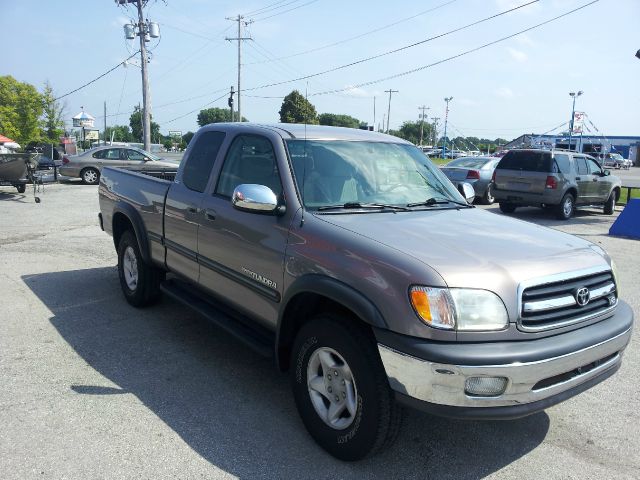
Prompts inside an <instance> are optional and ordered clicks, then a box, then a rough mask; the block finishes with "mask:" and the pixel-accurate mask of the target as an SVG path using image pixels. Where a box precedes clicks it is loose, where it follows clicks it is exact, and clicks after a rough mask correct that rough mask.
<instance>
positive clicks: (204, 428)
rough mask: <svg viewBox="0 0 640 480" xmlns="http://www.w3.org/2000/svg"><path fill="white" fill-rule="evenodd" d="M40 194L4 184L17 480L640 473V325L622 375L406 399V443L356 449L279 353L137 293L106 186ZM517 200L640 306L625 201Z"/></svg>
mask: <svg viewBox="0 0 640 480" xmlns="http://www.w3.org/2000/svg"><path fill="white" fill-rule="evenodd" d="M636 170H640V169H638V168H635V169H633V170H632V172H630V173H629V175H637V174H636V172H635V171H636ZM616 174H617V172H616ZM621 176H622V175H621ZM28 193H29V192H27V194H25V195H19V194H16V193H15V189H13V188H10V187H0V265H2V267H1V268H0V319H1V321H0V386H1V388H0V425H1V426H2V428H0V478H2V479H29V478H54V479H59V478H69V479H86V478H95V479H97V478H153V479H158V478H180V479H192V478H314V479H315V478H403V479H404V478H424V479H426V478H434V479H436V478H452V479H467V478H468V479H477V478H496V479H498V478H499V479H523V478H546V479H570V478H575V479H578V478H579V479H591V478H592V479H610V478H629V479H637V478H640V455H638V451H640V396H639V395H638V382H637V380H636V376H635V374H636V372H638V371H639V370H640V353H639V348H640V346H639V345H640V344H639V342H638V329H636V330H635V332H634V340H633V341H632V344H631V345H630V347H629V348H628V349H627V353H626V355H625V359H624V363H623V366H622V368H621V370H620V371H619V373H618V374H617V375H616V376H614V377H613V378H611V379H609V380H607V381H606V382H604V383H603V384H600V385H598V386H597V387H595V388H594V389H592V390H589V391H587V392H586V393H584V394H582V395H580V396H578V397H576V398H574V399H571V400H569V401H567V402H565V403H563V404H560V405H558V406H555V407H553V408H551V409H549V410H547V411H546V412H543V413H539V414H536V415H533V416H531V417H527V418H524V419H520V420H515V421H505V422H470V421H468V422H464V421H453V420H447V419H441V418H437V417H431V416H429V415H426V414H423V413H420V412H416V411H407V415H406V417H405V424H404V426H403V428H402V431H401V434H400V437H399V439H398V441H397V443H396V444H395V446H394V447H393V448H392V449H391V450H389V451H387V452H386V453H384V454H383V455H381V456H378V457H376V458H373V459H370V460H366V461H363V462H360V463H355V464H347V463H342V462H339V461H337V460H335V459H333V458H332V457H330V456H329V455H328V454H326V453H324V452H323V451H322V450H321V449H320V448H319V447H317V446H316V445H315V443H314V442H313V441H312V440H311V438H310V437H309V436H308V435H307V433H306V431H305V429H304V427H303V425H302V422H301V420H300V419H299V417H298V414H297V411H296V409H295V406H294V402H293V398H292V395H291V394H290V390H289V384H288V377H287V376H286V375H282V374H280V373H278V372H277V371H276V369H275V368H274V367H273V365H272V363H271V362H270V361H268V360H265V359H263V358H261V357H259V356H257V355H255V354H254V353H253V352H251V351H250V350H248V349H246V348H245V347H243V346H242V345H241V344H239V343H237V342H236V341H235V340H234V339H233V338H231V337H229V336H228V335H226V334H225V333H224V332H222V331H220V330H218V329H216V328H215V327H212V326H210V325H209V324H207V323H206V321H204V320H203V319H201V318H200V317H199V316H198V315H196V314H194V313H192V312H190V311H187V310H184V309H183V308H181V307H180V306H179V305H178V304H176V303H173V302H171V301H169V300H164V301H163V302H162V303H161V304H160V305H158V306H155V307H153V308H150V309H146V310H136V309H134V308H132V307H130V306H129V305H128V304H127V303H126V302H125V301H124V299H123V297H122V295H121V293H120V287H119V284H118V275H117V271H116V268H115V264H116V254H115V250H114V248H113V243H112V240H111V237H109V236H107V235H106V234H104V233H103V232H102V231H100V228H99V227H98V224H97V212H98V198H97V187H92V186H84V185H80V184H77V183H67V184H59V185H50V186H46V187H45V191H44V193H42V194H41V195H40V197H41V198H42V203H40V204H35V203H34V201H33V198H32V196H30V195H28ZM482 208H486V209H487V210H489V211H491V212H495V213H496V214H498V215H501V213H500V212H499V209H498V208H497V206H491V207H482ZM618 208H620V207H618ZM514 216H515V217H517V218H521V219H522V220H524V221H533V222H536V223H539V224H543V225H546V226H549V227H551V228H556V229H559V230H562V231H566V232H569V233H572V234H575V235H579V236H581V237H584V238H587V239H588V240H591V241H593V242H595V243H597V244H599V245H601V246H602V247H603V248H604V249H605V250H607V251H608V252H609V254H610V255H611V256H612V257H613V259H614V260H615V261H616V263H617V265H618V269H619V273H620V281H621V288H622V298H623V299H624V300H626V301H627V302H629V303H630V304H631V305H632V307H633V309H634V312H635V315H636V318H638V317H639V316H640V287H639V285H640V281H639V275H640V241H637V240H629V239H623V238H614V237H609V236H608V235H607V232H608V229H609V226H610V225H611V222H612V221H613V220H614V218H615V216H614V217H610V216H604V215H602V213H601V212H599V211H598V210H582V211H578V212H577V214H576V216H575V218H573V219H572V220H570V221H569V222H561V221H559V220H555V219H554V218H553V217H552V216H551V215H550V214H548V213H546V212H543V211H542V210H538V209H530V208H527V209H521V210H518V211H517V212H516V214H515V215H514ZM616 216H617V214H616Z"/></svg>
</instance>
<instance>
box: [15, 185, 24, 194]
mask: <svg viewBox="0 0 640 480" xmlns="http://www.w3.org/2000/svg"><path fill="white" fill-rule="evenodd" d="M15 187H16V190H18V193H24V192H25V191H26V190H27V186H26V185H25V184H21V185H15Z"/></svg>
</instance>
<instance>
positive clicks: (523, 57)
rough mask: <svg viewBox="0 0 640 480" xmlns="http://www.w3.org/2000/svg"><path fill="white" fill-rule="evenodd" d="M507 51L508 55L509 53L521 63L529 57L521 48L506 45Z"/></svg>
mask: <svg viewBox="0 0 640 480" xmlns="http://www.w3.org/2000/svg"><path fill="white" fill-rule="evenodd" d="M507 51H508V52H509V55H511V58H513V59H514V60H515V61H516V62H520V63H523V62H526V61H527V60H528V59H529V57H528V56H527V54H526V53H524V52H523V51H522V50H518V49H515V48H512V47H507Z"/></svg>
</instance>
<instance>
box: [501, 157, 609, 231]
mask: <svg viewBox="0 0 640 480" xmlns="http://www.w3.org/2000/svg"><path fill="white" fill-rule="evenodd" d="M620 185H621V181H620V179H619V178H618V177H616V176H614V175H611V174H610V172H609V170H605V169H603V168H602V167H601V166H600V164H599V163H598V162H597V161H596V160H595V159H594V158H593V157H590V156H588V155H584V154H582V153H576V152H570V151H567V150H511V151H509V152H508V153H507V154H506V155H505V156H504V157H502V160H500V163H499V164H498V166H497V167H496V169H495V171H494V173H493V194H494V197H495V199H496V201H497V202H499V203H500V210H502V211H503V212H504V213H513V212H514V211H515V209H516V207H520V206H532V207H545V208H551V209H553V210H554V211H555V213H556V216H557V217H558V218H560V219H562V220H568V219H569V218H571V216H572V215H573V212H574V211H575V208H576V206H586V205H602V206H603V209H604V213H605V214H607V215H611V214H613V211H614V208H615V204H616V200H617V199H618V198H619V197H620Z"/></svg>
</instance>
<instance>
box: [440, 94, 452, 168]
mask: <svg viewBox="0 0 640 480" xmlns="http://www.w3.org/2000/svg"><path fill="white" fill-rule="evenodd" d="M451 100H453V97H448V98H447V97H445V99H444V101H445V102H447V108H446V109H445V111H444V138H443V139H442V158H447V157H445V150H446V148H447V121H448V120H449V102H450V101H451Z"/></svg>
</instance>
